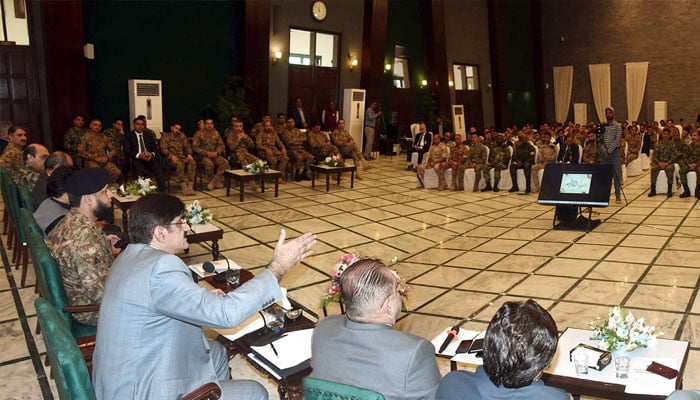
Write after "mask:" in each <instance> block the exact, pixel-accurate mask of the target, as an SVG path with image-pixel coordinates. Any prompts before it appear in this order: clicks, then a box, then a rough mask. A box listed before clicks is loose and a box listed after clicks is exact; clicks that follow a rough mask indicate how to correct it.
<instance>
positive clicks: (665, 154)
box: [649, 128, 681, 197]
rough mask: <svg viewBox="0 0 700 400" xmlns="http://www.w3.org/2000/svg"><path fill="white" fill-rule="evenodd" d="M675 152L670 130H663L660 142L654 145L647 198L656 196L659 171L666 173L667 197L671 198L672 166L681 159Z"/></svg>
mask: <svg viewBox="0 0 700 400" xmlns="http://www.w3.org/2000/svg"><path fill="white" fill-rule="evenodd" d="M677 150H678V149H677V148H676V145H675V143H673V140H671V130H670V129H669V128H664V130H663V133H662V134H661V140H659V143H657V144H656V148H655V149H654V156H653V157H652V160H651V189H650V190H649V197H652V196H656V180H657V178H658V177H659V171H661V170H663V171H665V172H666V178H667V180H668V197H672V196H673V191H672V189H673V172H674V166H673V164H674V163H675V162H678V161H680V160H679V159H680V158H681V157H679V154H678V152H677Z"/></svg>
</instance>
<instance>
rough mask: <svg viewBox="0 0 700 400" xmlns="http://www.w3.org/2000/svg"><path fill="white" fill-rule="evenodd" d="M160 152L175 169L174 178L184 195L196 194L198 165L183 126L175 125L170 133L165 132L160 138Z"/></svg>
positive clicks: (171, 126) (171, 127)
mask: <svg viewBox="0 0 700 400" xmlns="http://www.w3.org/2000/svg"><path fill="white" fill-rule="evenodd" d="M160 152H161V154H162V155H163V158H164V160H165V161H166V163H167V164H169V165H171V166H172V167H173V168H174V169H175V171H174V173H173V176H172V178H173V179H175V181H176V182H179V183H180V188H181V189H182V194H183V195H185V196H192V195H194V194H196V192H195V190H194V180H195V174H196V172H197V164H196V163H195V161H194V157H192V145H190V141H189V140H188V139H187V137H186V136H185V134H184V133H183V132H182V125H180V124H178V123H174V124H172V125H170V131H169V132H163V134H162V135H161V137H160Z"/></svg>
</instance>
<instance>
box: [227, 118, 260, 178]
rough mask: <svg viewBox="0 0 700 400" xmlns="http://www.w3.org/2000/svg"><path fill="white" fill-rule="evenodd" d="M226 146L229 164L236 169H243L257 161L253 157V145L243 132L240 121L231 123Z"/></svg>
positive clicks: (256, 158)
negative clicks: (231, 127) (231, 126)
mask: <svg viewBox="0 0 700 400" xmlns="http://www.w3.org/2000/svg"><path fill="white" fill-rule="evenodd" d="M226 145H227V146H228V151H229V154H231V162H232V163H233V164H234V166H235V167H236V168H243V167H245V166H246V165H248V164H252V163H254V162H255V161H257V160H258V157H256V156H255V155H254V153H255V143H253V140H252V139H251V138H250V136H248V135H247V134H246V133H245V131H244V130H243V122H241V121H235V122H234V123H233V131H232V132H231V133H229V135H228V136H226Z"/></svg>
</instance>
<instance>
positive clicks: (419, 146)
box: [406, 121, 433, 171]
mask: <svg viewBox="0 0 700 400" xmlns="http://www.w3.org/2000/svg"><path fill="white" fill-rule="evenodd" d="M418 125H419V126H420V131H419V132H418V133H417V134H416V137H415V139H413V146H411V149H409V151H408V155H407V157H406V161H408V162H409V164H408V167H406V170H407V171H409V170H416V168H417V165H413V164H410V162H411V154H412V153H414V152H415V153H418V164H422V163H423V154H425V153H427V152H428V151H429V150H430V145H431V144H432V142H433V134H432V133H431V132H428V131H427V128H426V126H425V121H418Z"/></svg>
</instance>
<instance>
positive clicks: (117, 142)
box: [103, 128, 126, 162]
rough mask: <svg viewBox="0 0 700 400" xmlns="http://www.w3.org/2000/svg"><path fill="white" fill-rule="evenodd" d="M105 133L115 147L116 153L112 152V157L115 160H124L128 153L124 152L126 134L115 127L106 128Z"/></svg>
mask: <svg viewBox="0 0 700 400" xmlns="http://www.w3.org/2000/svg"><path fill="white" fill-rule="evenodd" d="M103 134H104V135H105V136H107V138H108V139H109V141H110V142H112V146H113V147H114V154H112V155H111V156H112V159H113V160H114V161H115V162H118V161H120V160H124V159H125V158H126V155H125V154H124V135H122V134H121V133H119V132H117V130H116V129H114V128H109V129H105V130H104V132H103Z"/></svg>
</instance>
